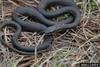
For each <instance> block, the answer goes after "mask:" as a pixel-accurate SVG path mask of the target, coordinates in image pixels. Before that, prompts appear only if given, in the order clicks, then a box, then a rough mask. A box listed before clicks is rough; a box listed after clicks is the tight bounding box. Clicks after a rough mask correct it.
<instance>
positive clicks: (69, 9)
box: [0, 0, 81, 54]
mask: <svg viewBox="0 0 100 67" xmlns="http://www.w3.org/2000/svg"><path fill="white" fill-rule="evenodd" d="M52 5H60V6H62V7H61V8H60V9H58V10H56V11H50V12H48V11H46V9H48V7H49V6H52ZM66 13H69V14H71V16H70V17H68V18H67V19H64V20H62V21H53V20H51V19H49V18H55V17H58V16H61V15H63V14H66ZM19 16H28V17H29V18H31V19H32V20H33V21H34V22H32V21H25V20H22V19H21V18H20V17H19ZM80 19H81V16H80V11H79V9H78V7H77V5H76V4H75V2H74V0H41V1H40V3H39V6H38V7H37V8H31V7H18V8H16V9H15V10H14V11H13V12H12V20H11V21H10V22H8V23H3V24H1V25H0V29H2V28H3V27H5V26H11V27H15V28H16V30H17V31H16V32H15V33H14V35H13V37H12V46H9V45H8V44H7V43H6V42H5V41H4V40H3V39H2V38H0V40H1V42H2V43H3V44H5V45H6V46H7V47H9V48H10V49H12V50H14V51H16V52H18V53H21V54H34V52H35V47H33V48H32V47H25V46H22V45H20V44H19V43H18V41H17V39H18V37H19V36H20V35H21V32H22V31H26V32H38V33H42V34H43V33H45V34H46V35H45V36H44V41H43V43H42V44H40V45H38V46H37V52H38V53H41V52H43V51H46V50H48V48H49V47H50V45H51V43H52V35H51V33H53V32H55V31H58V30H64V29H70V28H75V27H76V26H78V25H79V24H80Z"/></svg>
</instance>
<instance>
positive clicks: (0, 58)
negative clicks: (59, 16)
mask: <svg viewBox="0 0 100 67" xmlns="http://www.w3.org/2000/svg"><path fill="white" fill-rule="evenodd" d="M19 1H21V4H19V5H18V4H15V3H14V2H12V1H11V0H9V1H7V0H0V21H4V20H10V19H11V12H12V11H13V9H15V8H16V6H23V5H27V6H30V7H34V6H35V7H36V3H38V1H36V0H33V1H31V2H30V0H29V1H27V2H26V1H24V0H19ZM23 2H24V3H23ZM76 2H77V5H78V6H79V8H80V11H81V24H80V26H78V27H77V28H76V29H70V30H66V32H64V33H55V34H54V42H53V44H52V49H53V50H52V51H50V52H47V53H43V54H39V55H36V54H35V55H32V56H25V55H19V54H17V53H14V52H13V51H12V52H10V51H9V50H8V49H7V48H6V47H4V46H3V45H2V44H0V67H67V66H68V67H75V66H76V65H77V64H79V63H81V62H90V63H100V1H99V0H77V1H76ZM22 3H23V4H22ZM32 4H34V5H32ZM1 23H2V22H1ZM2 33H4V34H5V35H7V34H8V35H9V34H12V33H11V32H10V31H9V30H7V28H5V29H4V32H0V34H2ZM30 34H31V36H30V35H29V32H24V33H22V37H21V38H20V39H21V40H23V39H24V42H23V44H25V45H27V44H31V43H33V41H35V43H37V40H38V39H39V36H37V35H36V34H35V33H30ZM32 36H33V38H32V39H33V40H32V39H31V37H32ZM40 37H41V36H40ZM5 39H6V40H9V38H7V37H5ZM27 42H28V43H27Z"/></svg>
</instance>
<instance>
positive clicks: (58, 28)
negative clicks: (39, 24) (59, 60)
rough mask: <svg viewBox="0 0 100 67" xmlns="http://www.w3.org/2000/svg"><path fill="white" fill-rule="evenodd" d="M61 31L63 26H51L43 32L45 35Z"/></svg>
mask: <svg viewBox="0 0 100 67" xmlns="http://www.w3.org/2000/svg"><path fill="white" fill-rule="evenodd" d="M62 29H63V25H61V24H57V25H53V26H50V27H48V28H47V29H46V30H45V31H44V32H45V33H53V32H58V31H60V30H62Z"/></svg>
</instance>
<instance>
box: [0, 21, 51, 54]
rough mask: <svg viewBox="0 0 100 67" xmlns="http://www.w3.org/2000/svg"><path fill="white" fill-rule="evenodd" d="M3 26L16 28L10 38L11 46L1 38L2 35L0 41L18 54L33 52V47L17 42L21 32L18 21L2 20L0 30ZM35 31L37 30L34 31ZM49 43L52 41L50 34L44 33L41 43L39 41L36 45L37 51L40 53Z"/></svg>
mask: <svg viewBox="0 0 100 67" xmlns="http://www.w3.org/2000/svg"><path fill="white" fill-rule="evenodd" d="M5 26H9V27H14V28H15V29H16V32H15V33H14V34H13V36H12V40H11V43H12V46H10V45H9V44H8V43H6V42H5V41H4V40H3V38H2V37H0V41H1V42H2V43H3V44H4V45H5V46H7V47H8V48H10V49H11V50H13V51H15V52H17V53H19V54H24V55H30V54H34V52H35V47H26V46H22V45H20V44H19V43H18V40H17V39H18V37H19V36H20V35H21V32H22V28H21V26H20V25H19V24H18V23H15V22H14V21H9V22H4V23H2V24H1V25H0V30H2V28H4V27H5ZM33 30H34V29H33ZM35 32H37V31H35ZM51 43H52V36H51V35H45V36H44V41H43V43H41V44H39V45H38V46H37V53H42V52H45V51H48V50H49V48H50V46H51Z"/></svg>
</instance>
